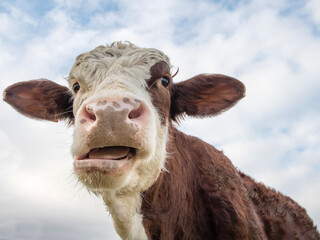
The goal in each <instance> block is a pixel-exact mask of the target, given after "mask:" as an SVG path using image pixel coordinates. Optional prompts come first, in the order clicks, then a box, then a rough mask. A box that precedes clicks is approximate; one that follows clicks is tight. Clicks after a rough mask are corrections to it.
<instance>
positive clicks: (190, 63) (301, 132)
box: [0, 0, 320, 239]
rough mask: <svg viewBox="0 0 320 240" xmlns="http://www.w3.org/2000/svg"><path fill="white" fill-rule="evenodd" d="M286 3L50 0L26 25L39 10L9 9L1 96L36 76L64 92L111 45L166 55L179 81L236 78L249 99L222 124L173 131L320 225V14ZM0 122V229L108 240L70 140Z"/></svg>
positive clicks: (2, 38) (2, 33)
mask: <svg viewBox="0 0 320 240" xmlns="http://www.w3.org/2000/svg"><path fill="white" fill-rule="evenodd" d="M292 4H293V5H292V6H291V5H290V2H289V1H277V2H272V3H271V2H268V3H266V1H262V0H261V1H253V2H246V1H244V2H240V3H239V4H237V6H236V7H234V8H232V6H224V5H223V4H222V3H218V2H216V3H211V2H208V1H197V2H195V1H183V0H177V1H164V2H161V3H160V2H158V3H153V2H150V1H144V2H141V3H140V4H139V5H137V4H131V3H130V2H127V1H125V0H122V1H119V2H113V1H110V2H107V3H104V2H103V1H90V3H89V1H68V2H65V1H55V5H54V6H52V8H51V9H49V10H48V11H47V12H43V13H42V14H40V15H39V14H38V15H37V16H34V12H36V11H37V9H36V7H34V8H32V9H31V10H30V9H28V11H26V9H24V6H23V5H18V4H15V2H12V3H11V2H8V3H6V4H5V5H3V6H5V7H4V8H3V10H1V12H0V21H1V25H0V51H1V58H0V67H1V72H0V78H1V82H0V91H2V90H3V89H4V88H5V87H6V86H7V85H9V84H11V83H14V82H17V81H22V80H28V79H35V78H39V77H47V78H49V79H52V80H55V81H57V82H59V83H60V84H64V79H63V77H65V76H67V74H68V69H69V68H70V67H71V66H72V64H73V60H74V59H75V57H76V56H77V55H78V54H80V53H82V52H84V51H88V50H91V49H92V48H94V47H95V46H97V45H101V44H105V43H106V42H112V41H117V40H130V41H132V42H134V43H136V44H138V45H140V46H146V47H156V48H159V49H161V50H163V51H164V52H166V53H167V54H168V55H169V56H170V58H171V61H172V63H173V64H174V65H175V66H178V67H179V68H180V72H179V74H178V76H177V77H176V78H177V80H183V79H186V78H188V77H191V76H193V75H196V74H199V73H202V72H218V73H223V74H227V75H231V76H233V77H236V78H238V79H240V80H242V81H243V82H244V83H245V84H246V87H247V96H246V98H245V99H243V100H242V101H241V102H240V103H239V104H238V105H236V106H235V107H234V108H233V109H231V110H229V111H228V112H226V113H223V114H222V115H221V116H218V117H216V118H213V119H201V120H200V119H187V121H185V122H183V123H182V126H181V127H180V128H181V129H182V130H184V131H185V132H187V133H189V134H192V135H196V136H198V137H200V138H202V139H204V140H206V141H208V142H210V143H211V144H213V145H215V146H217V147H218V148H219V149H223V150H224V152H225V154H226V155H227V156H228V157H229V158H230V159H231V160H232V161H233V163H234V164H235V165H236V166H237V167H239V168H240V170H241V171H243V172H245V173H248V174H250V175H252V176H253V177H254V178H256V179H257V180H258V181H263V182H265V183H266V184H267V185H269V186H272V187H275V188H277V189H278V190H281V191H282V192H284V193H285V194H288V195H289V196H291V197H292V198H293V199H295V200H297V201H298V202H299V203H300V204H301V205H302V206H304V207H305V208H306V209H307V210H308V212H309V214H310V216H312V218H313V219H314V221H315V222H316V224H317V225H320V206H319V204H318V202H317V199H319V198H320V186H319V184H315V183H317V182H319V180H320V179H319V171H320V162H319V159H320V150H319V149H320V140H319V136H320V126H319V122H320V121H319V119H320V112H319V108H318V102H319V101H320V97H319V94H318V89H320V81H319V76H320V68H319V67H318V65H319V62H320V54H319V53H320V42H319V29H320V27H319V26H320V25H319V23H320V22H319V16H320V8H319V7H317V5H318V1H316V0H315V1H309V2H308V3H306V4H305V5H303V6H301V7H300V8H299V7H297V6H296V5H297V3H296V2H294V3H292ZM106 6H107V7H106ZM108 6H109V8H108ZM290 6H291V7H290ZM106 8H108V9H106ZM284 13H285V14H284ZM81 16H83V18H81ZM301 16H304V17H301ZM315 29H316V30H317V31H318V34H317V32H315ZM29 30H30V31H29ZM0 112H1V116H2V118H1V119H0V152H1V155H0V166H1V169H0V176H1V179H2V181H1V183H0V191H1V192H2V193H4V194H2V196H5V197H1V198H0V203H1V206H7V207H2V208H0V212H1V213H2V214H1V216H0V231H1V232H5V233H6V237H7V238H9V239H10V238H17V236H18V237H19V234H20V233H21V231H22V232H23V231H24V230H23V229H25V228H28V226H26V225H25V223H26V222H27V220H30V219H32V221H31V223H30V224H31V225H30V226H31V227H30V228H32V229H37V231H35V235H32V234H31V233H29V234H30V239H36V238H37V237H39V236H41V237H43V236H45V237H46V239H50V238H51V239H54V237H56V235H55V234H54V233H52V232H50V229H51V230H52V229H55V228H56V229H60V231H61V233H63V232H67V235H68V236H76V235H74V234H76V232H77V231H79V232H80V233H83V234H82V235H83V236H85V235H86V234H90V233H93V232H95V233H97V235H96V236H97V239H98V236H101V238H103V237H102V236H104V237H105V238H106V236H107V235H108V234H109V232H110V234H111V235H109V237H110V236H113V237H111V238H115V236H116V234H115V232H114V230H113V227H112V224H111V220H110V218H108V219H107V217H106V215H107V213H106V212H105V210H104V207H103V205H102V203H101V201H100V200H99V199H95V197H90V196H89V197H88V196H86V193H85V192H82V191H80V193H79V194H78V193H77V191H78V190H75V188H74V180H73V179H72V177H70V175H71V169H72V160H71V158H70V155H69V149H68V148H69V145H70V143H71V130H69V131H67V133H66V132H65V130H64V129H65V128H64V127H63V126H62V125H59V124H58V125H57V124H53V123H46V122H39V121H34V120H29V119H27V118H24V117H22V116H20V115H19V114H17V113H16V112H14V110H12V109H11V108H10V107H9V106H7V105H5V103H3V102H0ZM208 129H210V131H208ZM26 143H27V144H26ZM44 156H48V157H45V158H44ZM76 189H77V188H76ZM79 195H80V196H79ZM22 199H23V201H21V200H22ZM9 207H10V208H9ZM5 218H7V219H6V220H5ZM86 219H87V220H86ZM64 223H66V224H65V226H64ZM94 225H96V226H99V227H95V226H94ZM80 226H88V231H87V232H83V230H81V227H80ZM105 226H108V227H107V230H104V228H105ZM19 229H20V230H19ZM21 229H22V230H21ZM68 229H69V230H68ZM109 229H112V230H109ZM72 230H74V231H72ZM19 231H20V233H19ZM15 234H16V235H15ZM72 234H73V235H72ZM77 236H78V235H77ZM80 236H81V235H79V239H80ZM39 238H40V237H39ZM56 238H58V237H56ZM74 238H75V237H74ZM101 238H99V239H101ZM59 239H61V238H59Z"/></svg>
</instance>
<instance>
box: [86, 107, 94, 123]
mask: <svg viewBox="0 0 320 240" xmlns="http://www.w3.org/2000/svg"><path fill="white" fill-rule="evenodd" d="M85 114H86V118H88V119H90V120H92V121H95V120H96V115H95V114H94V111H93V109H92V107H90V106H89V105H87V106H86V111H85Z"/></svg>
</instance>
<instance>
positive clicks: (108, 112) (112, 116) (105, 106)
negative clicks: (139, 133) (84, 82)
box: [77, 97, 148, 131]
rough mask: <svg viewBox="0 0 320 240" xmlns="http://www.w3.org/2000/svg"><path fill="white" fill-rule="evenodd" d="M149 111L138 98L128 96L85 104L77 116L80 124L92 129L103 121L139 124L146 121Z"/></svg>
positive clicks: (113, 123)
mask: <svg viewBox="0 0 320 240" xmlns="http://www.w3.org/2000/svg"><path fill="white" fill-rule="evenodd" d="M147 112H148V111H147V110H146V107H145V105H144V104H143V103H142V102H141V101H140V100H137V99H132V98H126V97H125V98H123V99H121V100H116V101H114V100H110V99H99V100H96V101H93V102H90V103H88V104H86V105H84V106H83V108H82V109H81V110H80V113H79V115H78V116H77V118H78V121H80V124H82V125H84V128H86V129H87V131H90V130H91V128H92V127H94V126H97V125H98V123H100V124H102V123H103V122H106V124H107V123H108V125H110V124H112V125H121V124H124V123H127V124H135V125H137V126H139V125H141V124H143V121H145V117H146V116H147V115H148V114H147ZM116 115H117V117H116ZM110 127H111V128H112V126H110Z"/></svg>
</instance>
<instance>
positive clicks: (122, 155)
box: [74, 146, 136, 170]
mask: <svg viewBox="0 0 320 240" xmlns="http://www.w3.org/2000/svg"><path fill="white" fill-rule="evenodd" d="M135 155H136V149H135V148H132V147H123V146H114V147H103V148H94V149H91V150H90V151H89V152H88V153H87V154H85V155H83V156H80V157H77V158H76V160H75V162H74V165H75V167H76V168H77V169H83V170H94V169H97V170H113V169H120V168H122V167H123V166H124V165H126V164H127V163H129V162H131V161H132V160H133V159H134V157H135Z"/></svg>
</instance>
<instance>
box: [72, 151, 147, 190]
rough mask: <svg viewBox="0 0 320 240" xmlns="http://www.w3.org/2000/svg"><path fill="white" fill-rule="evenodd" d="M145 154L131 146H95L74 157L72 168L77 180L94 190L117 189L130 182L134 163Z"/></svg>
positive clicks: (141, 159)
mask: <svg viewBox="0 0 320 240" xmlns="http://www.w3.org/2000/svg"><path fill="white" fill-rule="evenodd" d="M147 155H148V154H147V153H146V152H145V151H141V150H138V149H136V148H132V147H123V146H115V147H103V148H95V149H91V150H90V151H89V152H88V153H86V154H84V155H82V156H78V157H76V158H75V161H74V169H75V172H76V174H77V175H78V178H79V180H80V181H81V182H82V183H83V184H84V185H85V186H86V187H87V188H89V189H90V190H92V191H94V192H101V191H105V190H117V189H121V188H123V187H125V186H126V185H127V184H128V182H130V176H131V175H135V174H132V172H133V171H135V169H134V168H135V165H136V164H137V162H141V161H145V159H144V158H145V157H146V156H147Z"/></svg>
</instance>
